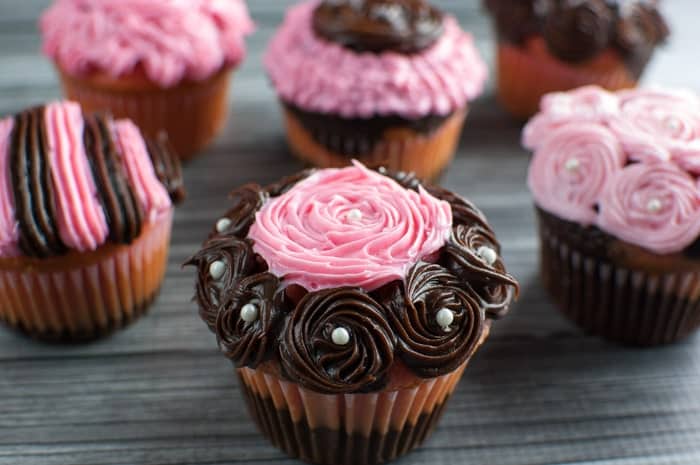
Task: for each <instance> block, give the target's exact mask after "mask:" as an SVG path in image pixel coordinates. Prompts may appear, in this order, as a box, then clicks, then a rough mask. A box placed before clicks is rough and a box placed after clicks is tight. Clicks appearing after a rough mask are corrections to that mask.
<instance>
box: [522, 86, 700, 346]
mask: <svg viewBox="0 0 700 465" xmlns="http://www.w3.org/2000/svg"><path fill="white" fill-rule="evenodd" d="M523 139H524V145H525V146H526V147H528V148H529V149H531V150H533V151H534V152H535V154H534V158H533V159H532V163H531V165H530V172H529V186H530V189H531V191H532V194H533V196H534V200H535V204H536V207H537V216H538V218H539V230H540V238H541V263H542V280H543V282H544V286H545V287H546V288H547V290H548V291H549V293H550V294H551V296H552V298H553V300H554V301H555V303H556V304H557V305H558V307H559V309H560V310H561V311H562V312H563V313H564V314H565V315H567V316H568V317H569V318H570V319H571V320H573V321H574V322H575V323H576V324H578V325H579V326H580V327H582V328H583V329H584V330H586V331H588V332H589V333H592V334H595V335H598V336H602V337H604V338H607V339H610V340H613V341H617V342H620V343H623V344H630V345H638V346H653V345H659V344H666V343H671V342H675V341H678V340H680V339H682V338H684V337H686V336H688V335H689V334H691V333H693V332H694V331H695V330H697V329H698V327H699V326H700V241H699V239H700V183H699V179H698V178H699V177H700V98H698V97H697V96H696V95H694V94H691V93H688V92H678V91H669V90H660V89H639V90H627V91H619V92H617V93H610V92H607V91H605V90H602V89H600V88H596V87H585V88H582V89H578V90H575V91H572V92H568V93H557V94H550V95H547V96H546V97H545V98H544V99H543V100H542V108H541V111H540V113H539V114H538V115H537V116H536V117H535V118H533V119H532V121H531V122H530V123H528V125H527V126H526V128H525V131H524V136H523Z"/></svg>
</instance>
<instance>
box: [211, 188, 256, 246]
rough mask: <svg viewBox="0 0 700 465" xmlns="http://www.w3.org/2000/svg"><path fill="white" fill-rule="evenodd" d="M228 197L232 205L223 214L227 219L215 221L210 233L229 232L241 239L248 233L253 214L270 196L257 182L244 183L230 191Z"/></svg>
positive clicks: (253, 219) (253, 218)
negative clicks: (213, 228)
mask: <svg viewBox="0 0 700 465" xmlns="http://www.w3.org/2000/svg"><path fill="white" fill-rule="evenodd" d="M229 197H230V198H231V200H233V207H231V208H230V209H229V211H227V212H226V215H224V216H223V218H224V219H226V220H228V221H224V222H223V223H217V225H216V226H215V230H214V231H213V232H212V235H215V234H230V235H233V236H236V237H238V238H241V239H242V238H244V237H246V236H247V235H248V230H249V229H250V226H251V225H252V224H253V223H254V222H255V214H256V213H257V211H258V210H259V209H260V208H261V207H262V206H263V205H264V204H265V202H267V200H268V199H269V198H270V196H269V194H268V193H267V192H265V191H264V190H262V188H261V187H260V186H258V185H257V184H246V185H245V186H243V187H240V188H238V189H236V190H234V191H233V192H231V194H229ZM222 226H223V227H222Z"/></svg>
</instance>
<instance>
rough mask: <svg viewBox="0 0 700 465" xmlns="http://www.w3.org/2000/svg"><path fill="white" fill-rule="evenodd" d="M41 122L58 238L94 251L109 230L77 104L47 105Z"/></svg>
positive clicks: (102, 241)
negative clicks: (44, 127)
mask: <svg viewBox="0 0 700 465" xmlns="http://www.w3.org/2000/svg"><path fill="white" fill-rule="evenodd" d="M44 119H45V122H46V135H47V140H48V145H49V146H48V152H49V159H50V161H51V176H52V179H53V189H54V193H55V196H56V206H57V208H56V223H57V225H58V232H59V235H60V237H61V240H62V241H63V243H64V244H65V245H66V246H67V247H68V248H71V249H75V250H78V251H81V252H84V251H89V250H95V249H97V248H98V247H99V246H100V245H102V244H103V243H104V242H105V240H106V239H107V235H108V234H109V229H108V227H107V220H106V218H105V213H104V210H103V209H102V205H101V204H100V201H99V199H98V197H97V187H96V186H95V181H94V179H93V177H92V172H91V170H90V166H89V164H88V159H87V154H86V153H85V146H84V144H83V130H84V126H85V123H84V120H83V114H82V111H81V109H80V105H78V104H77V103H72V102H60V103H52V104H49V105H47V106H46V111H45V112H44Z"/></svg>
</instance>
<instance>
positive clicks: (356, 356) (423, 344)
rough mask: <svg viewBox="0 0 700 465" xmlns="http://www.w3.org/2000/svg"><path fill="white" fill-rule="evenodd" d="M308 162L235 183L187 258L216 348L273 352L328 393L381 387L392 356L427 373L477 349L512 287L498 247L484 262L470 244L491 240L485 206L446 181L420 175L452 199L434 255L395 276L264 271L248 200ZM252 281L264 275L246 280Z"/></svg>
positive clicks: (238, 359)
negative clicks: (343, 281)
mask: <svg viewBox="0 0 700 465" xmlns="http://www.w3.org/2000/svg"><path fill="white" fill-rule="evenodd" d="M378 171H379V172H380V173H382V174H384V175H386V176H390V177H392V179H394V180H395V181H397V182H398V183H399V184H401V185H402V186H404V187H406V188H407V189H418V187H419V186H420V182H419V181H418V180H417V179H416V177H415V176H413V175H411V174H406V173H397V174H393V173H388V172H387V171H386V170H385V169H383V168H381V169H379V170H378ZM309 173H311V171H305V172H302V173H300V174H298V175H295V176H292V177H289V178H286V179H285V180H283V181H282V182H279V183H276V184H273V185H271V186H268V187H266V188H262V187H260V186H257V185H247V186H244V187H242V188H241V189H239V190H237V191H234V195H233V197H234V202H235V205H234V208H233V209H232V210H230V211H229V212H228V213H227V214H226V216H225V217H226V218H227V219H229V220H230V227H229V228H226V230H224V231H216V228H215V230H214V231H213V233H212V235H211V236H210V238H209V239H208V240H207V241H206V242H205V244H204V247H203V249H202V250H201V251H200V252H198V253H197V254H196V255H194V256H193V257H192V258H191V259H190V260H188V262H187V263H186V265H192V266H195V267H197V270H198V276H197V284H196V296H195V299H196V300H197V302H198V304H199V307H200V315H201V317H202V319H203V320H204V321H205V322H206V323H207V325H208V326H209V328H210V329H211V330H212V331H213V332H215V333H216V335H217V339H218V341H219V344H220V347H221V349H222V350H223V351H224V353H225V354H226V355H227V356H228V357H229V358H231V359H232V360H233V361H234V362H235V363H236V365H237V366H239V367H241V366H247V367H251V368H255V367H257V366H258V365H259V364H260V363H263V362H265V361H268V360H278V361H279V362H280V365H281V371H282V373H283V375H285V376H286V377H287V378H288V379H290V380H293V381H295V382H299V383H301V384H302V385H304V386H306V387H307V388H309V389H312V390H314V391H317V392H324V393H333V394H337V393H348V392H368V391H373V390H377V389H380V388H381V387H382V386H383V384H384V383H385V381H386V376H387V374H388V373H389V370H390V368H391V366H392V365H393V364H394V360H395V359H401V360H402V361H403V362H404V364H405V365H406V366H407V367H408V368H409V369H410V370H412V371H413V372H414V373H415V374H416V375H418V376H421V377H426V378H427V377H435V376H439V375H441V374H445V373H448V372H450V371H452V370H454V369H455V368H457V367H459V366H460V365H461V364H462V363H464V362H465V361H466V360H467V359H468V358H469V356H470V355H471V354H472V353H473V351H474V350H475V347H476V346H477V344H478V342H479V340H480V339H481V336H482V333H483V331H484V328H485V325H486V319H493V318H498V317H500V316H503V314H504V313H505V312H506V311H507V309H508V306H509V304H510V303H511V301H512V299H513V298H514V296H515V295H516V294H517V290H518V284H517V282H516V281H515V279H514V278H513V277H511V276H510V275H508V274H507V273H506V271H505V267H504V265H503V262H502V260H501V259H500V256H499V257H497V259H496V260H495V261H494V262H493V263H491V264H489V263H488V262H487V261H485V260H484V259H483V258H482V257H481V256H480V255H479V249H480V248H481V247H490V248H492V249H493V251H494V252H496V253H498V252H500V247H499V244H498V242H497V241H496V238H495V236H494V233H493V230H492V229H491V227H490V226H489V225H488V223H487V221H486V219H485V218H484V216H483V214H482V213H481V212H480V211H479V210H478V209H477V208H476V207H474V206H473V205H472V204H471V203H470V202H468V201H466V200H464V199H462V198H461V197H459V196H457V195H455V194H453V193H451V192H449V191H446V190H444V189H442V188H439V187H433V186H426V189H427V190H428V191H429V192H431V193H432V194H433V195H435V196H436V197H438V198H441V199H443V200H445V201H447V202H448V203H450V205H451V207H452V211H453V234H452V237H451V238H450V239H449V240H448V241H447V243H446V245H445V246H444V247H443V249H442V250H441V251H440V253H439V254H438V257H437V258H436V262H435V263H426V262H419V263H418V264H416V265H415V266H414V267H412V269H411V270H410V272H409V273H408V274H407V276H406V277H405V279H404V280H402V281H393V282H391V283H389V284H386V285H384V286H382V287H380V288H379V289H376V290H374V291H372V292H366V291H364V290H362V289H359V288H348V287H342V288H332V289H324V290H320V291H317V292H308V291H307V290H305V289H303V288H302V287H300V286H285V283H284V281H283V280H278V279H277V278H275V277H274V276H272V275H271V274H270V273H269V272H268V271H267V270H268V266H267V263H266V262H265V260H264V259H263V258H262V257H261V256H259V255H257V254H255V252H254V251H253V244H252V242H251V241H250V240H249V239H247V238H246V236H247V234H248V230H249V229H250V226H251V225H252V224H253V222H254V221H255V214H256V212H257V210H258V209H259V208H261V207H262V205H263V204H264V203H265V202H266V201H267V200H268V199H269V198H270V197H275V196H278V195H281V194H282V193H284V192H286V191H287V190H289V189H290V188H291V187H293V186H294V185H295V184H296V183H297V182H299V181H300V180H302V179H304V178H305V177H306V176H308V175H309ZM217 261H218V262H222V264H223V265H224V268H225V272H223V273H222V275H221V276H217V278H218V279H214V278H213V277H212V274H211V273H210V269H211V267H212V264H213V263H215V262H217ZM273 278H275V279H273ZM251 283H264V285H263V284H256V286H257V287H255V291H254V292H251V291H250V287H251ZM250 303H252V304H253V305H255V308H256V309H257V310H258V315H259V318H258V320H256V321H255V322H254V323H253V324H251V323H244V322H243V321H242V319H241V309H242V307H243V306H244V305H246V304H250ZM442 309H447V310H450V311H451V312H452V316H453V317H454V319H453V321H452V323H451V324H450V325H449V326H448V327H441V326H440V325H439V324H438V323H437V314H438V312H439V311H440V310H442ZM335 328H345V329H346V330H347V331H348V333H349V335H350V340H349V342H348V344H346V345H337V344H334V343H333V339H332V332H333V329H335ZM272 348H275V349H274V350H273V349H272Z"/></svg>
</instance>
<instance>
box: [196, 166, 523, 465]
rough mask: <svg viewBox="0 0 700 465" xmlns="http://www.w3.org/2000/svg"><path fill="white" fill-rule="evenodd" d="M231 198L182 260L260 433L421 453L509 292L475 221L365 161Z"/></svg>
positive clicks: (336, 449) (341, 453)
mask: <svg viewBox="0 0 700 465" xmlns="http://www.w3.org/2000/svg"><path fill="white" fill-rule="evenodd" d="M234 194H235V195H234V197H235V199H236V200H235V205H234V206H233V208H232V209H231V210H230V211H229V212H228V213H226V214H225V215H224V216H222V217H221V218H220V219H219V220H217V221H216V223H215V226H214V228H213V230H212V233H211V235H210V237H209V239H208V240H207V241H206V242H205V243H204V246H203V249H202V250H201V251H199V252H198V253H197V254H196V255H195V256H194V257H193V258H192V259H191V260H190V261H189V264H190V265H194V266H196V267H197V271H198V274H197V284H196V300H197V302H198V303H199V311H200V316H201V317H202V319H203V320H204V321H205V322H206V324H207V325H208V326H209V328H210V329H211V330H212V332H214V333H215V334H216V337H217V340H218V343H219V347H220V349H221V351H222V352H223V353H224V354H225V355H226V356H227V357H228V358H229V359H231V361H232V362H234V364H235V366H236V368H237V373H238V376H239V379H240V384H241V387H242V391H243V393H244V396H245V398H246V401H247V403H248V405H249V409H250V413H251V415H252V417H253V419H254V420H255V421H256V423H257V424H258V426H259V428H260V430H261V431H262V432H263V433H264V434H265V435H266V436H267V437H268V438H269V439H270V440H271V441H272V442H273V443H274V444H275V445H276V446H277V447H279V448H281V449H283V450H284V451H286V452H287V453H288V454H289V455H291V456H293V457H298V458H301V459H303V460H306V461H308V462H312V463H315V464H322V465H341V464H342V465H344V464H347V465H351V464H358V463H362V464H367V465H374V464H379V463H384V462H387V461H390V460H392V459H394V458H396V457H398V456H401V455H403V454H405V453H407V452H408V451H410V450H411V449H413V448H414V447H416V446H417V445H419V444H420V443H421V442H422V441H423V440H424V439H425V438H426V437H427V436H428V435H429V434H430V433H431V431H432V430H433V428H434V426H435V424H436V422H437V421H438V420H439V418H440V415H441V413H442V412H443V410H444V409H445V405H446V403H447V401H448V399H449V397H450V394H451V393H452V391H453V390H454V389H455V386H456V384H457V382H458V381H459V379H460V377H461V376H462V372H463V371H464V369H465V367H466V365H467V363H468V362H469V360H470V358H471V357H472V356H473V355H474V353H475V351H476V350H477V349H478V347H479V346H480V345H481V344H482V343H483V342H484V341H485V340H486V338H487V336H488V334H489V329H490V327H491V323H492V320H494V319H496V318H499V317H501V316H503V315H504V314H505V313H506V312H507V311H508V308H509V305H510V303H511V301H512V299H513V297H514V295H515V294H516V292H517V288H518V285H517V283H516V281H515V280H514V279H513V278H512V277H511V276H510V275H508V274H507V273H506V270H505V266H504V264H503V260H502V258H501V256H500V247H499V244H498V242H497V240H496V238H495V235H494V233H493V231H492V229H491V228H490V227H489V225H488V223H487V222H486V219H485V218H484V216H483V215H482V214H481V212H480V211H479V210H477V209H476V208H475V207H474V206H473V205H472V204H471V203H469V202H468V201H466V200H464V199H462V198H460V197H458V196H456V195H454V194H452V193H450V192H448V191H446V190H443V189H440V188H437V187H430V186H425V187H424V186H422V185H421V184H420V183H419V182H418V181H417V180H416V178H415V177H413V176H411V175H406V174H405V173H402V174H400V175H396V176H394V175H391V174H389V173H388V172H387V171H386V170H384V169H380V170H379V171H372V170H370V169H368V168H365V167H364V166H363V165H360V164H359V163H356V164H355V165H354V166H350V167H346V168H329V169H323V170H317V171H306V172H303V173H300V174H299V175H296V176H293V177H290V178H287V179H284V180H282V181H281V182H279V183H277V184H274V185H271V186H268V187H265V188H262V187H260V186H257V185H248V186H245V187H243V188H241V189H239V190H237V191H235V192H234Z"/></svg>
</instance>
